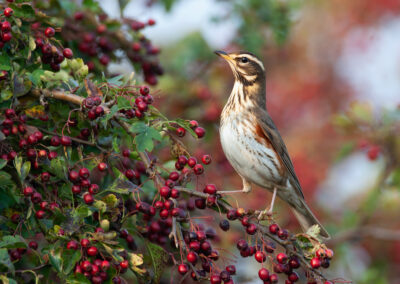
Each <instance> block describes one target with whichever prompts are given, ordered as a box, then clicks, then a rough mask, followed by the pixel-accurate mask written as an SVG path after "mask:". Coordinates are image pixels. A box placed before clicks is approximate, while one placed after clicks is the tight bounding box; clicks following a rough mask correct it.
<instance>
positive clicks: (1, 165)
mask: <svg viewBox="0 0 400 284" xmlns="http://www.w3.org/2000/svg"><path fill="white" fill-rule="evenodd" d="M6 165H7V160H3V159H0V170H1V169H2V168H4V167H5V166H6Z"/></svg>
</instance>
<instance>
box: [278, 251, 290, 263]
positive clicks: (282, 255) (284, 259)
mask: <svg viewBox="0 0 400 284" xmlns="http://www.w3.org/2000/svg"><path fill="white" fill-rule="evenodd" d="M276 260H277V261H278V262H279V263H281V264H285V263H286V262H287V260H288V257H287V255H286V254H285V253H283V252H281V253H278V254H277V255H276Z"/></svg>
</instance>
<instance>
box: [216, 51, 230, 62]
mask: <svg viewBox="0 0 400 284" xmlns="http://www.w3.org/2000/svg"><path fill="white" fill-rule="evenodd" d="M214 53H215V54H216V55H218V56H220V57H222V58H223V59H225V60H226V61H228V62H229V61H231V62H232V61H233V58H232V57H230V56H229V54H228V53H226V52H225V51H222V50H216V51H214Z"/></svg>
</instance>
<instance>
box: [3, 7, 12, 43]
mask: <svg viewBox="0 0 400 284" xmlns="http://www.w3.org/2000/svg"><path fill="white" fill-rule="evenodd" d="M12 14H13V10H12V9H11V8H5V9H4V11H3V15H4V16H5V17H6V18H9V17H11V15H12ZM11 28H12V27H11V23H10V22H9V21H7V20H4V21H2V22H0V49H1V48H3V46H4V44H6V43H7V42H9V41H10V40H11V39H12V34H11Z"/></svg>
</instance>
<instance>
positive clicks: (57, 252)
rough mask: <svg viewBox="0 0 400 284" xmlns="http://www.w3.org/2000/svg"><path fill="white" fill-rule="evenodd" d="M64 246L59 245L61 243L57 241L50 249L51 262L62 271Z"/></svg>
mask: <svg viewBox="0 0 400 284" xmlns="http://www.w3.org/2000/svg"><path fill="white" fill-rule="evenodd" d="M61 252H62V248H61V247H59V243H58V242H57V243H55V244H54V245H53V246H52V248H51V249H50V251H49V258H50V263H51V265H52V266H53V267H54V269H55V270H56V271H57V272H61V271H62V256H61Z"/></svg>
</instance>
